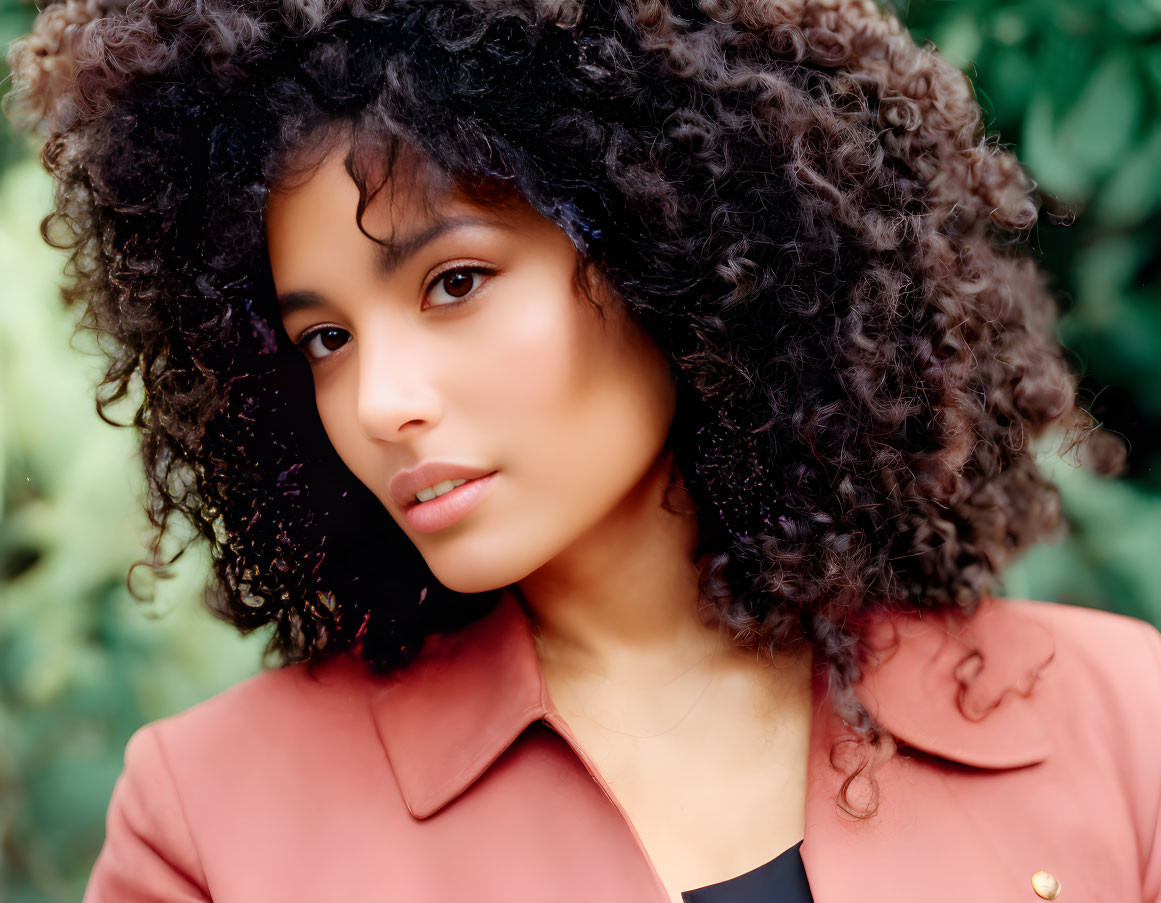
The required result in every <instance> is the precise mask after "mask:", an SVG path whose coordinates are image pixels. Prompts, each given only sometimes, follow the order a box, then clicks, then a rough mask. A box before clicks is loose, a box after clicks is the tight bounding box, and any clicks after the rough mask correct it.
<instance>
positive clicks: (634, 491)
mask: <svg viewBox="0 0 1161 903" xmlns="http://www.w3.org/2000/svg"><path fill="white" fill-rule="evenodd" d="M344 153H345V148H343V147H341V146H340V147H338V148H337V149H336V150H335V151H332V152H331V153H330V154H328V155H327V156H326V157H325V159H324V160H323V162H322V164H321V165H320V166H319V167H318V169H317V170H316V171H315V172H314V173H313V174H311V175H310V177H309V178H307V179H306V180H305V181H302V180H300V181H299V182H298V183H297V184H295V185H293V186H290V187H287V188H286V189H283V190H279V191H275V192H273V193H272V194H271V196H270V199H269V203H268V208H267V240H268V246H269V249H270V262H271V270H272V273H273V276H274V281H275V285H276V288H277V291H278V293H279V295H280V297H285V296H286V295H288V294H290V293H297V292H312V293H314V294H315V295H316V296H318V303H316V304H314V305H312V306H309V307H299V308H297V309H294V310H292V311H288V312H287V313H286V314H285V315H284V317H283V325H284V327H285V329H286V332H287V334H288V335H289V336H290V337H291V338H292V339H293V340H294V341H295V342H296V343H300V344H301V345H302V347H303V348H304V352H305V353H306V354H307V356H308V359H312V371H313V376H314V385H315V400H316V404H317V407H318V412H319V416H320V419H321V420H322V423H323V425H324V428H325V430H326V433H327V436H328V438H329V440H330V441H331V443H332V444H333V446H334V449H335V451H336V452H337V453H338V454H339V456H340V457H341V458H342V460H343V462H344V463H345V464H346V465H347V466H348V467H349V468H350V470H351V471H352V473H353V474H355V476H356V477H358V479H359V480H360V481H361V482H362V483H364V485H366V486H367V487H368V489H370V490H371V491H372V492H374V493H375V494H376V496H377V497H378V498H379V499H380V500H381V501H382V503H383V505H384V506H385V507H386V509H387V510H388V511H389V512H390V514H391V516H392V517H393V518H394V519H395V521H396V522H397V523H398V524H399V526H400V527H401V528H402V529H403V530H404V531H405V532H406V533H407V534H408V536H409V538H410V539H411V540H412V542H414V544H415V545H416V548H417V549H418V550H419V552H420V553H421V554H422V555H423V557H424V559H425V560H426V562H427V564H428V565H429V567H431V569H432V571H433V573H434V574H435V575H436V576H437V577H438V578H439V580H440V581H441V582H442V583H444V584H445V585H446V586H449V587H451V588H452V589H455V590H457V591H461V592H473V593H474V592H483V591H486V590H489V589H494V588H498V587H502V586H505V585H508V584H510V583H517V584H519V586H520V589H521V591H522V594H523V596H524V599H525V602H526V604H527V606H528V609H529V614H530V615H531V616H532V618H533V621H534V623H535V625H536V638H537V644H538V652H539V655H540V659H541V663H542V667H543V670H544V674H545V679H546V681H547V684H548V688H549V692H550V695H551V697H552V698H553V700H554V702H555V703H556V705H557V707H558V708H559V709H560V711H561V713H562V715H563V716H564V717H565V719H566V721H567V722H568V724H569V726H570V729H571V730H572V731H573V732H574V734H575V735H576V736H577V738H578V740H579V741H580V742H581V743H582V745H583V746H584V748H585V749H586V752H587V753H588V754H589V755H590V756H591V757H592V758H593V760H594V761H595V762H596V763H597V766H598V768H599V769H600V770H601V773H602V775H603V776H605V777H606V780H607V781H608V783H609V785H610V787H612V788H613V790H614V792H615V793H616V794H617V796H618V799H619V801H620V802H621V804H622V805H623V806H624V807H625V809H626V811H627V813H628V814H629V817H630V819H631V821H632V822H633V824H634V826H635V828H636V829H637V831H638V833H639V835H640V836H641V838H642V841H643V843H645V844H646V848H647V849H648V850H649V852H650V855H651V858H652V859H653V861H654V863H655V864H656V865H657V868H658V871H659V873H660V874H661V876H662V878H663V880H664V881H665V883H666V885H667V887H669V889H670V892H671V895H672V898H673V899H674V900H676V901H680V892H681V890H683V889H691V888H693V887H698V886H702V885H705V884H709V883H713V882H715V881H720V880H724V879H726V878H729V877H732V876H734V875H736V874H740V873H741V872H744V871H747V870H749V869H751V868H754V867H756V866H758V865H760V864H761V863H762V862H765V861H766V860H768V859H770V858H772V856H773V855H775V854H776V853H777V852H779V851H780V850H782V849H784V848H786V847H788V846H790V845H791V844H793V843H794V842H796V841H797V840H798V839H799V838H800V837H801V836H802V832H803V808H804V805H805V773H806V752H807V741H808V737H809V726H810V721H809V701H810V694H809V663H810V656H809V650H808V649H805V648H804V649H803V650H801V651H800V652H797V653H790V654H786V655H782V656H779V657H777V658H776V659H775V661H774V662H771V661H769V660H765V661H764V660H761V659H759V658H758V657H756V656H754V655H753V654H752V653H748V652H746V651H744V650H742V649H740V648H739V647H737V645H736V644H734V643H733V642H732V641H731V640H730V638H729V636H728V633H727V632H725V631H724V630H722V629H721V627H720V626H713V625H712V624H711V623H709V622H708V621H706V620H703V618H702V617H701V616H700V614H699V592H698V583H697V567H696V566H695V563H694V561H693V560H692V556H693V551H694V548H695V545H696V539H697V522H696V519H695V518H694V517H693V513H694V512H693V510H692V508H690V507H688V506H687V507H685V508H681V507H680V506H679V507H678V508H677V509H676V510H668V509H666V508H664V507H662V504H661V503H662V499H663V497H664V492H665V488H666V485H667V483H668V477H669V474H670V465H671V463H672V462H671V455H670V452H669V450H668V449H667V448H665V438H666V434H667V431H668V429H669V426H670V424H671V422H672V418H673V414H674V410H675V403H676V398H675V389H674V383H673V380H672V378H671V375H670V371H669V368H668V364H667V362H666V358H665V357H664V355H663V354H662V353H661V352H660V351H659V350H658V348H657V347H656V346H655V345H654V343H653V342H652V341H651V340H650V339H649V338H648V337H647V335H645V334H644V333H643V332H642V331H641V330H640V329H638V328H637V327H636V326H635V325H634V323H633V321H632V320H631V319H630V318H629V317H628V316H627V315H626V314H625V311H624V308H623V305H622V304H621V303H620V300H619V299H618V298H615V297H614V298H608V299H605V300H604V301H603V302H602V303H604V305H605V310H606V316H605V318H604V319H602V318H601V317H600V316H599V315H598V312H597V310H596V308H595V307H594V306H593V305H592V304H590V303H589V301H588V299H586V298H585V297H582V295H581V293H580V292H579V291H578V286H577V284H576V282H575V280H574V272H575V265H576V259H577V258H576V251H575V248H574V247H573V245H572V243H571V242H570V241H569V239H568V238H567V236H566V235H565V234H564V233H563V232H562V231H561V230H560V229H559V228H558V227H557V226H555V225H554V224H553V223H551V222H550V221H548V220H546V219H544V218H543V217H541V216H540V215H539V214H537V213H535V212H534V211H532V210H531V208H529V207H528V206H527V205H525V204H523V203H519V202H518V203H515V204H513V205H510V206H508V207H506V208H504V209H500V210H498V209H495V208H494V207H493V208H488V207H482V206H479V205H477V204H475V203H474V202H473V201H471V200H470V199H468V198H466V197H464V196H463V195H461V194H459V193H456V192H452V191H448V192H445V193H436V194H435V200H434V203H428V204H425V203H424V202H423V201H424V199H425V198H426V197H427V196H428V194H430V193H431V192H430V186H428V188H429V191H428V192H420V191H416V190H413V188H414V186H415V185H417V184H418V183H417V182H415V181H412V180H413V179H422V178H423V174H422V170H421V168H418V167H416V166H414V165H412V166H411V167H409V168H408V169H404V170H402V172H397V173H396V174H395V176H394V177H393V180H392V182H391V183H390V184H389V186H388V187H387V189H386V190H384V192H382V194H381V195H380V201H379V202H378V203H374V204H373V205H372V206H371V207H370V208H368V211H367V214H366V215H365V217H364V225H365V226H366V227H367V229H368V231H370V232H371V233H372V234H373V235H376V236H386V235H390V236H393V237H402V236H404V235H409V234H411V233H413V232H414V231H418V230H419V229H420V228H422V227H423V226H424V225H426V224H427V223H428V222H430V221H432V219H433V218H445V217H453V216H465V215H466V216H476V217H479V218H482V219H487V220H489V221H491V222H492V223H493V224H492V225H471V226H466V227H461V228H458V229H455V230H454V231H448V232H445V233H444V234H443V235H442V236H440V237H439V238H437V239H436V240H434V241H433V242H431V243H429V244H427V245H424V246H423V247H421V248H420V249H419V250H418V251H417V252H415V253H414V254H413V255H412V256H410V257H408V258H406V259H404V260H403V261H402V262H401V263H400V265H399V266H398V268H396V269H395V270H394V271H393V272H391V273H390V274H388V275H384V274H383V273H382V272H381V270H380V268H379V267H378V264H377V260H378V258H377V252H378V249H379V246H378V245H377V244H376V243H375V242H373V241H372V240H371V239H370V238H368V237H367V236H365V235H364V234H362V233H361V232H360V231H359V230H358V228H357V226H356V223H355V216H354V214H355V209H356V204H357V200H358V191H357V188H356V186H355V184H354V183H353V182H352V181H351V179H350V177H349V175H348V173H347V172H346V170H345V168H344V167H343V164H342V156H343V154H344ZM405 176H409V177H410V178H407V177H405ZM449 266H450V267H462V266H477V267H481V268H484V269H486V270H487V271H489V272H487V273H475V274H468V275H463V274H461V275H459V276H458V277H456V276H453V278H451V279H449V278H447V274H448V268H449ZM461 297H462V298H464V299H466V300H465V303H463V304H461V305H458V306H457V307H455V308H448V309H447V310H440V309H439V307H440V306H441V305H447V304H450V303H451V302H453V301H455V300H457V298H461ZM320 327H323V328H327V329H329V330H330V331H329V332H321V333H318V332H316V333H314V334H313V335H311V334H309V333H310V332H311V331H312V330H315V329H318V328H320ZM530 374H534V375H535V378H529V377H530ZM611 437H616V441H610V438H611ZM437 457H438V458H450V459H454V460H459V461H465V462H469V463H472V464H476V465H479V466H483V467H485V468H487V469H496V470H498V474H497V477H496V478H495V479H494V480H493V485H492V487H491V488H490V491H489V493H488V495H487V496H486V497H485V498H484V499H483V501H482V502H481V503H480V504H479V505H478V506H477V507H476V508H475V509H474V510H473V511H472V512H470V513H469V514H468V515H467V516H466V517H465V518H464V519H462V520H461V521H459V522H458V523H456V524H455V525H453V526H451V527H448V528H446V529H444V530H440V531H437V532H435V533H420V532H418V531H415V530H414V529H413V528H412V527H411V526H410V524H409V523H408V521H407V519H406V517H404V515H403V512H402V511H401V510H400V508H399V506H398V504H397V503H396V502H395V501H394V500H393V499H392V498H391V497H390V495H389V494H388V492H387V484H388V481H389V480H390V478H391V477H392V476H393V475H394V473H395V472H397V471H398V470H399V469H400V468H402V467H407V466H411V465H413V464H415V463H418V462H419V461H422V460H427V459H429V458H437ZM658 625H661V627H660V628H659V626H658ZM706 738H709V739H708V740H707V739H706ZM723 761H728V762H731V763H732V764H733V765H734V766H735V767H731V768H726V769H723V768H721V767H720V765H721V763H722V762H723ZM754 773H762V774H763V775H764V780H763V781H762V782H761V784H760V785H759V786H758V787H757V788H755V786H754V782H753V778H752V775H753V774H754ZM707 776H709V777H707ZM707 828H712V829H713V830H711V831H709V832H708V834H709V836H710V837H712V838H716V839H717V840H716V841H711V842H706V840H705V836H706V834H707ZM691 850H696V851H697V852H696V853H694V854H691V853H690V851H691Z"/></svg>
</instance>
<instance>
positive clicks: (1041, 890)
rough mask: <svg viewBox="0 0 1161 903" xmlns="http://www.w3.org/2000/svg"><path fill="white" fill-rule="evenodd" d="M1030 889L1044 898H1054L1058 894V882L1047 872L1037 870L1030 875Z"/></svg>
mask: <svg viewBox="0 0 1161 903" xmlns="http://www.w3.org/2000/svg"><path fill="white" fill-rule="evenodd" d="M1032 890H1034V891H1036V896H1038V897H1041V898H1043V899H1045V900H1055V899H1056V898H1057V897H1059V896H1060V882H1059V881H1057V880H1056V879H1055V878H1053V877H1052V876H1051V875H1050V874H1048V872H1037V873H1036V874H1035V875H1033V876H1032Z"/></svg>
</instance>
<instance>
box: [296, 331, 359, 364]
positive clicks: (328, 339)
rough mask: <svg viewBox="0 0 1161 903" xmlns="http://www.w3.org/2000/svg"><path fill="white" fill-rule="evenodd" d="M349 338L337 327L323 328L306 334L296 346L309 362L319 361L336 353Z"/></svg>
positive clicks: (345, 332)
mask: <svg viewBox="0 0 1161 903" xmlns="http://www.w3.org/2000/svg"><path fill="white" fill-rule="evenodd" d="M348 338H350V336H349V334H348V333H347V331H346V330H345V329H339V328H338V327H337V326H324V327H322V328H321V329H315V330H312V331H311V332H308V333H306V334H305V335H304V336H303V337H302V338H301V339H299V340H298V342H297V345H298V347H299V348H301V349H302V351H303V354H305V355H306V356H307V358H308V359H309V360H310V361H312V362H313V361H320V360H322V359H323V358H326V357H329V356H330V352H332V351H338V350H339V349H340V348H342V347H343V345H345V344H346V343H347V339H348ZM316 339H317V342H316Z"/></svg>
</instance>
